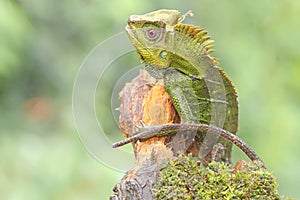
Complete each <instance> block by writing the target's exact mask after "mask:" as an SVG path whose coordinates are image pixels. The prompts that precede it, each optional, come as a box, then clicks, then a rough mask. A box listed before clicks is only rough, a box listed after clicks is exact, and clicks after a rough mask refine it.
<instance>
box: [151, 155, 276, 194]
mask: <svg viewBox="0 0 300 200" xmlns="http://www.w3.org/2000/svg"><path fill="white" fill-rule="evenodd" d="M277 185H278V184H277V183H276V181H275V178H274V176H273V175H272V174H271V173H270V172H269V171H267V170H266V169H264V168H262V167H261V164H260V163H255V162H251V163H246V164H245V165H242V167H241V168H240V169H239V170H237V172H236V173H233V170H232V169H230V167H229V166H227V165H225V164H222V163H217V162H213V163H211V164H209V165H208V167H207V168H204V167H202V166H199V165H198V164H197V162H196V161H195V160H193V159H192V158H191V157H189V156H184V155H181V156H179V157H178V158H177V159H176V160H174V161H168V163H167V164H166V165H165V167H164V168H162V170H161V172H160V181H158V182H157V183H156V184H155V185H154V197H155V198H157V199H281V198H282V197H280V196H279V194H278V191H277Z"/></svg>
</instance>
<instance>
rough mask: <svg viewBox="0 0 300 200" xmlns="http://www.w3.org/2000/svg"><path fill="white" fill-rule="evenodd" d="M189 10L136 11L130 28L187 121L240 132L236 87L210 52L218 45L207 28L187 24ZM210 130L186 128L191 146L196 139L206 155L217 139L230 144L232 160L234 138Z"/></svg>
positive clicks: (141, 53)
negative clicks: (136, 13) (229, 139)
mask: <svg viewBox="0 0 300 200" xmlns="http://www.w3.org/2000/svg"><path fill="white" fill-rule="evenodd" d="M188 14H191V13H190V12H188V13H187V14H185V15H183V16H181V14H180V12H179V11H177V10H158V11H154V12H151V13H148V14H145V15H132V16H130V18H129V19H128V25H127V26H126V32H127V34H128V36H129V39H130V40H131V42H132V43H133V45H134V46H135V48H136V51H137V53H138V55H139V57H140V61H141V62H142V63H145V69H146V70H147V71H148V73H149V74H150V75H151V76H153V77H155V78H157V79H163V80H164V87H165V89H166V91H167V93H168V94H169V95H170V97H171V100H172V102H173V105H174V107H175V109H176V110H177V112H178V114H179V116H180V119H181V123H187V124H188V123H189V124H208V125H212V126H216V127H220V128H223V129H225V130H227V131H229V132H231V133H234V134H236V132H237V128H238V101H237V94H236V91H235V88H234V86H233V85H232V83H231V81H230V79H229V78H228V77H227V75H226V74H225V72H224V71H223V70H222V69H220V68H219V67H217V66H216V64H217V62H216V60H217V59H216V58H213V57H211V56H210V55H209V54H210V53H211V52H213V51H214V50H213V49H212V43H213V41H212V40H211V39H210V37H209V36H207V31H205V30H204V29H202V28H200V27H198V26H193V25H188V24H182V23H181V22H182V21H183V20H184V18H185V16H186V15H188ZM207 132H212V134H206V136H205V133H203V132H197V131H195V130H194V131H192V130H188V131H185V137H186V136H187V138H188V139H187V146H186V147H184V148H185V150H186V148H187V147H188V146H189V145H190V144H191V142H192V140H196V141H197V143H198V144H199V155H198V156H199V158H200V159H201V158H202V159H203V158H204V157H205V156H206V155H207V154H208V153H209V152H210V151H211V150H212V147H213V145H214V144H216V143H221V144H222V145H223V147H224V148H225V150H224V154H223V155H222V157H221V159H222V161H224V162H226V163H230V162H231V147H232V143H231V142H229V141H227V140H225V139H224V138H221V137H218V135H215V134H213V130H210V129H208V130H207ZM176 135H177V134H176ZM176 135H175V136H176ZM179 135H180V134H179ZM195 136H196V137H195ZM175 140H176V137H175Z"/></svg>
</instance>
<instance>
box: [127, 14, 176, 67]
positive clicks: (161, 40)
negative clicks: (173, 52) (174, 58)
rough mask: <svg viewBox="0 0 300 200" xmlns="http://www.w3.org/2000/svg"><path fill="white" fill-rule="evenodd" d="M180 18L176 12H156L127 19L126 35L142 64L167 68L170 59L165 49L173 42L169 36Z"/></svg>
mask: <svg viewBox="0 0 300 200" xmlns="http://www.w3.org/2000/svg"><path fill="white" fill-rule="evenodd" d="M180 17H181V15H180V12H179V11H177V10H158V11H154V12H151V13H148V14H145V15H132V16H130V17H129V19H128V24H127V26H126V28H125V29H126V33H127V35H128V37H129V39H130V40H131V42H132V43H133V45H134V46H135V48H136V50H137V53H138V54H139V57H140V60H141V62H142V63H146V64H150V65H154V66H156V67H158V68H167V67H169V65H170V60H171V59H170V54H169V53H168V52H167V51H166V50H165V49H166V48H165V47H166V46H167V45H170V44H171V43H172V42H173V41H172V40H171V39H170V37H169V36H171V35H172V33H173V27H174V25H176V24H177V23H178V21H179V20H180Z"/></svg>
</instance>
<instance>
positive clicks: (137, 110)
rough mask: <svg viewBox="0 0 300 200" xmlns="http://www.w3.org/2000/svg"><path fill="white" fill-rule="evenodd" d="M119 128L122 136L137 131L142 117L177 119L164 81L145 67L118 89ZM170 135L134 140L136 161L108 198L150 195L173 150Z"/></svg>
mask: <svg viewBox="0 0 300 200" xmlns="http://www.w3.org/2000/svg"><path fill="white" fill-rule="evenodd" d="M120 100H121V106H120V118H119V121H120V128H121V130H122V134H123V135H124V136H125V137H128V136H131V135H132V134H133V133H135V132H137V131H138V129H137V127H136V125H140V120H142V121H143V122H144V123H145V124H146V125H159V124H169V123H175V122H177V123H178V122H180V119H179V116H178V114H177V112H176V110H175V108H174V107H173V105H172V102H171V99H170V97H169V95H168V93H167V92H166V91H165V90H164V87H163V83H162V82H160V81H157V80H156V79H154V78H152V77H151V76H150V75H149V74H148V73H147V72H146V71H145V70H142V71H141V72H140V74H139V75H138V76H137V77H136V78H135V79H133V80H132V81H131V82H130V83H127V84H126V86H125V87H124V89H123V90H122V91H121V92H120ZM170 137H171V136H164V137H153V138H151V139H148V140H146V141H144V142H139V141H137V142H135V143H133V149H134V154H135V158H136V165H135V167H134V168H133V169H131V170H130V171H128V172H127V173H126V175H125V176H124V177H123V178H122V180H121V181H120V183H118V184H117V185H116V186H115V188H114V191H115V195H113V196H112V197H111V199H152V196H153V195H152V185H153V183H154V182H155V181H156V180H157V178H158V177H157V174H158V173H159V170H160V168H161V166H162V164H163V161H164V160H166V159H168V160H170V159H172V158H173V156H174V154H173V152H172V150H171V148H169V147H168V142H169V139H170Z"/></svg>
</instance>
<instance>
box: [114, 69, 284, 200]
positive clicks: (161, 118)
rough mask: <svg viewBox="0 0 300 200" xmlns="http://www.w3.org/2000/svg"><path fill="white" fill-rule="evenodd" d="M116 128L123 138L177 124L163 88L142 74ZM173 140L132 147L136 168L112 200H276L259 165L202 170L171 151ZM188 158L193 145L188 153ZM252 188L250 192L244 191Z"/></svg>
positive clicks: (129, 88)
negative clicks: (145, 129) (145, 128)
mask: <svg viewBox="0 0 300 200" xmlns="http://www.w3.org/2000/svg"><path fill="white" fill-rule="evenodd" d="M120 99H121V106H120V118H119V121H120V128H121V130H122V134H123V135H124V136H125V137H129V136H132V134H133V133H135V132H137V131H138V129H137V127H136V125H139V124H140V120H142V121H143V122H144V123H145V124H146V125H149V126H151V125H159V124H169V123H178V122H180V118H179V116H178V114H177V112H176V110H175V108H174V107H173V105H172V102H171V100H170V97H169V95H168V94H167V93H166V91H165V90H164V87H163V83H162V82H160V81H157V80H156V79H154V78H152V77H151V76H150V75H149V74H148V73H147V72H146V71H144V70H142V71H141V72H140V74H139V75H138V76H137V77H136V78H135V79H133V80H132V81H131V82H130V83H127V84H126V86H125V87H124V88H123V90H122V91H121V93H120ZM171 138H172V136H164V137H153V138H150V139H147V140H146V141H143V142H140V141H137V142H135V143H133V144H132V145H133V149H134V155H135V159H136V164H135V167H134V168H133V169H131V170H129V171H128V172H127V173H126V174H125V175H124V177H123V178H122V180H121V181H120V182H119V183H118V184H116V186H115V187H114V189H113V191H114V195H112V196H111V197H110V199H112V200H135V199H140V200H142V199H145V200H151V199H219V198H221V199H247V198H248V199H253V198H254V199H280V196H279V195H278V192H277V189H276V187H277V183H276V182H275V179H274V177H273V176H272V174H270V173H269V172H268V171H267V170H266V169H264V168H263V167H261V166H260V164H259V163H243V164H242V165H241V166H240V165H237V167H236V168H235V169H231V168H230V167H229V166H226V165H224V164H221V163H211V164H209V166H208V167H207V168H205V167H203V166H202V165H201V166H200V165H199V162H197V161H195V160H194V158H193V157H191V156H185V155H180V154H178V153H176V152H173V150H172V144H171ZM189 151H190V152H191V153H193V145H192V147H191V148H190V149H189ZM250 185H251V186H252V187H249V186H250Z"/></svg>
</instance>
